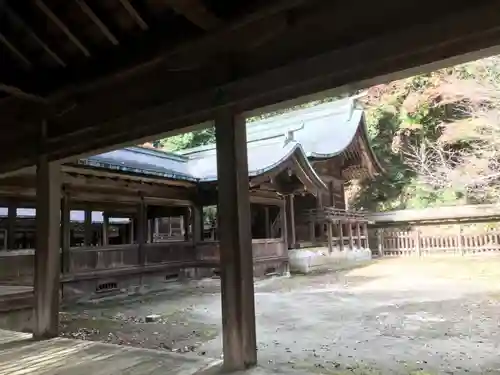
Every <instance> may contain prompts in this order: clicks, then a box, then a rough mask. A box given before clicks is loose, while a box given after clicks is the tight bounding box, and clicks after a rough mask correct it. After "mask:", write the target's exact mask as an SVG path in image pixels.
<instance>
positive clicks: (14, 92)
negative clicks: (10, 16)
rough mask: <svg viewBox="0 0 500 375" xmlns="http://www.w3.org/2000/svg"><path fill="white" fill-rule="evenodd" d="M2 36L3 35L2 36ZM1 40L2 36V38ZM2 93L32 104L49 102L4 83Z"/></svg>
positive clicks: (1, 87)
mask: <svg viewBox="0 0 500 375" xmlns="http://www.w3.org/2000/svg"><path fill="white" fill-rule="evenodd" d="M0 35H1V34H0ZM0 38H1V36H0ZM0 91H2V92H5V93H7V94H9V95H11V96H13V97H16V98H19V99H24V100H29V101H32V102H36V103H47V100H46V99H45V98H43V97H41V96H39V95H35V94H30V93H28V92H25V91H23V90H21V89H20V88H18V87H15V86H10V85H5V84H3V83H0Z"/></svg>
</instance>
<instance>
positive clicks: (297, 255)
mask: <svg viewBox="0 0 500 375" xmlns="http://www.w3.org/2000/svg"><path fill="white" fill-rule="evenodd" d="M288 255H289V258H290V271H291V272H297V273H310V272H314V271H322V270H324V271H326V270H339V269H344V268H348V267H351V266H354V265H359V264H364V263H367V262H369V261H371V259H372V253H371V250H370V249H362V248H361V249H360V248H353V249H350V248H344V251H340V249H338V248H333V251H332V253H331V254H328V248H325V247H320V248H309V249H298V250H290V251H289V252H288Z"/></svg>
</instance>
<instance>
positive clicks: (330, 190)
mask: <svg viewBox="0 0 500 375" xmlns="http://www.w3.org/2000/svg"><path fill="white" fill-rule="evenodd" d="M328 198H329V202H328V203H329V205H330V207H335V187H334V185H333V181H330V182H329V183H328Z"/></svg>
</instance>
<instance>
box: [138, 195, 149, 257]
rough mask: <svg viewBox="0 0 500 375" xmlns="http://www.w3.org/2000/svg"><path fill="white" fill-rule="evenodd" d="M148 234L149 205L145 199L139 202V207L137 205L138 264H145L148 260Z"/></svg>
mask: <svg viewBox="0 0 500 375" xmlns="http://www.w3.org/2000/svg"><path fill="white" fill-rule="evenodd" d="M147 236H148V218H147V207H146V204H145V203H144V201H142V202H141V203H140V204H139V207H137V244H138V245H139V247H138V250H137V251H138V254H137V255H138V259H137V263H138V264H140V265H141V264H145V262H146V259H145V258H146V257H145V254H144V253H145V251H146V250H145V249H144V245H145V244H146V240H147Z"/></svg>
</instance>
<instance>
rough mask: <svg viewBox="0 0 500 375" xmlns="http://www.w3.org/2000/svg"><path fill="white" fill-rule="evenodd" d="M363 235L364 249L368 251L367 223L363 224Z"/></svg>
mask: <svg viewBox="0 0 500 375" xmlns="http://www.w3.org/2000/svg"><path fill="white" fill-rule="evenodd" d="M363 235H364V236H365V244H364V247H365V249H369V248H370V240H369V238H368V223H367V222H364V223H363Z"/></svg>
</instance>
